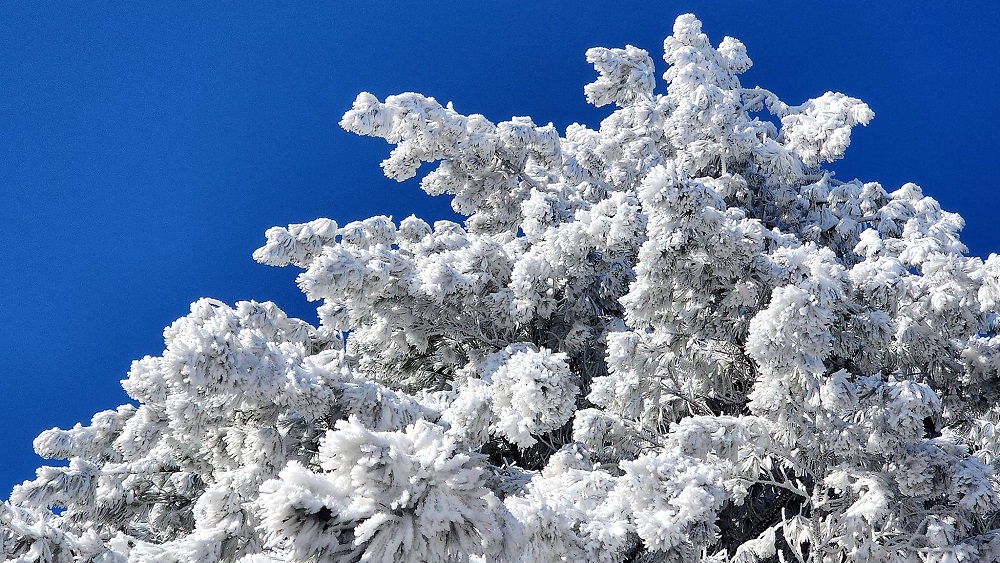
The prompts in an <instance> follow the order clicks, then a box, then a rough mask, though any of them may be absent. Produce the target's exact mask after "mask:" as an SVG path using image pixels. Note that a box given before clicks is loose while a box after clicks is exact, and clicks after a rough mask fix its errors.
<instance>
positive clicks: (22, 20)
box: [0, 0, 1000, 498]
mask: <svg viewBox="0 0 1000 563" xmlns="http://www.w3.org/2000/svg"><path fill="white" fill-rule="evenodd" d="M312 4H323V5H324V6H323V7H316V6H313V5H312ZM341 4H354V6H348V7H345V6H343V5H341ZM518 4H520V5H515V4H514V3H512V2H499V1H498V2H445V1H437V2H421V3H416V2H415V3H412V4H410V5H408V6H407V5H402V4H395V3H391V2H354V3H347V2H336V3H335V2H317V3H313V2H308V3H307V2H200V3H195V2H191V3H188V2H149V3H148V5H145V6H140V5H139V3H135V2H99V1H95V2H78V1H57V2H21V3H17V4H15V3H13V2H0V61H2V62H0V190H2V194H3V199H2V203H0V237H2V244H0V263H2V265H3V267H2V268H0V299H2V303H3V306H4V311H3V315H2V316H0V372H2V375H0V406H2V408H0V498H6V496H7V492H8V491H9V489H10V487H11V485H13V484H14V483H17V482H20V481H22V480H24V479H27V478H30V477H32V476H33V469H34V468H35V467H36V466H38V465H39V464H41V463H42V460H41V459H39V458H37V457H36V456H34V454H33V453H32V450H31V440H32V438H33V437H34V436H35V435H37V434H38V432H40V431H42V430H44V429H46V428H50V427H52V426H62V427H68V426H72V425H73V424H74V423H76V422H80V421H82V422H84V423H86V422H87V421H89V420H90V416H91V415H92V414H93V413H94V412H96V411H99V410H103V409H106V408H113V407H115V406H117V405H119V404H121V403H123V402H125V401H126V400H127V397H126V396H125V394H124V393H123V392H122V391H121V389H120V387H119V383H118V382H119V380H120V379H122V378H123V377H124V376H125V374H126V372H127V371H128V368H129V364H130V363H131V361H132V360H133V359H135V358H140V357H142V356H143V355H146V354H152V355H157V354H159V353H160V351H161V350H162V349H163V342H162V329H163V327H164V326H166V325H168V324H169V323H170V322H172V321H173V320H174V319H175V318H177V317H179V316H182V315H184V314H185V313H186V312H187V308H188V304H189V303H190V302H191V301H193V300H195V299H197V298H198V297H201V296H210V297H215V298H218V299H222V300H224V301H227V302H230V303H232V302H234V301H237V300H242V299H257V300H267V299H270V300H273V301H275V302H277V303H278V305H279V306H281V307H283V308H284V309H285V310H287V311H289V312H290V313H291V314H294V315H296V316H300V317H303V318H306V319H309V320H315V314H314V309H313V308H312V307H311V306H310V305H309V304H307V303H306V302H305V300H304V299H303V298H302V297H301V295H300V293H299V292H298V290H297V289H296V287H295V285H294V283H293V278H294V275H295V273H296V272H295V271H294V270H292V269H275V268H270V267H267V266H262V265H258V264H256V263H254V262H253V260H252V259H251V257H250V254H251V252H252V251H253V250H254V249H255V248H257V247H258V246H259V245H260V244H261V243H262V242H263V240H264V237H263V232H264V230H265V229H267V228H268V227H270V226H272V225H284V224H287V223H289V222H302V221H307V220H310V219H313V218H316V217H321V216H328V217H331V218H334V219H337V220H338V221H340V222H341V223H344V222H347V221H349V220H353V219H362V218H365V217H368V216H370V215H374V214H380V213H387V214H392V215H394V216H395V217H396V218H397V219H400V218H403V217H405V216H407V215H409V214H410V213H417V214H418V215H422V216H424V217H425V218H428V219H438V218H443V217H449V216H450V210H449V209H448V206H447V202H446V201H444V200H443V199H442V200H432V199H430V198H428V197H426V196H424V195H423V194H422V193H421V192H419V190H418V189H417V187H416V184H415V183H414V182H410V183H406V184H403V185H397V184H395V183H394V182H391V181H389V180H386V179H385V178H383V177H382V176H381V171H380V169H379V168H378V162H379V161H381V160H382V159H383V158H384V157H385V156H386V154H387V152H388V147H387V146H386V145H385V143H383V142H382V141H380V140H375V139H367V138H359V137H354V136H352V135H350V134H348V133H346V132H344V131H342V130H340V128H339V127H338V126H337V122H338V121H339V119H340V115H341V114H342V113H343V112H344V110H346V109H347V108H349V107H350V104H351V102H352V101H353V99H354V97H355V95H356V94H357V93H358V92H359V91H362V90H367V91H370V92H372V93H374V94H376V95H377V96H379V97H380V98H382V97H384V96H386V95H388V94H393V93H398V92H404V91H417V92H421V93H424V94H427V95H431V96H434V97H436V98H437V99H438V100H439V101H441V102H446V101H449V100H452V101H454V102H455V106H456V109H457V110H458V111H461V112H463V113H482V114H484V115H486V116H487V117H488V118H490V119H492V120H494V121H499V120H503V119H507V118H509V117H510V116H512V115H530V116H532V117H533V118H534V119H535V121H536V122H539V123H545V122H548V121H552V122H554V123H555V125H556V126H557V127H558V128H559V129H560V130H563V129H564V128H565V127H566V125H568V124H570V123H572V122H574V121H579V122H582V123H587V124H589V125H591V126H596V125H597V124H598V122H599V120H600V119H601V117H602V116H603V115H606V113H607V110H606V109H605V110H597V109H594V108H591V107H589V106H587V105H586V103H585V101H584V96H583V85H584V84H586V83H587V82H590V81H591V80H592V79H593V76H594V73H593V70H592V69H591V67H590V66H589V65H588V64H587V63H586V61H585V60H584V55H583V53H584V51H585V50H586V49H587V48H588V47H593V46H605V47H620V46H624V45H625V44H626V43H631V44H633V45H636V46H639V47H642V48H645V49H647V50H648V51H650V53H651V54H652V55H653V57H654V59H655V60H657V61H662V59H660V58H659V57H660V55H662V40H663V37H664V36H665V35H667V34H669V32H670V29H671V25H672V22H673V19H674V18H675V17H676V16H677V15H678V14H681V13H685V12H695V13H696V14H697V15H698V16H699V17H700V18H701V19H702V20H703V22H704V29H705V31H706V32H707V33H708V35H709V37H710V38H711V39H712V41H713V43H718V41H720V40H721V39H722V37H723V36H725V35H731V36H734V37H737V38H739V39H741V40H742V41H743V42H744V43H745V44H746V45H747V48H748V51H749V54H750V56H751V58H752V59H753V60H754V62H755V65H754V68H753V69H751V70H750V71H749V72H748V73H747V74H746V75H745V77H744V84H746V85H748V86H753V85H760V86H763V87H766V88H769V89H771V90H772V91H774V92H776V93H778V94H779V95H780V96H781V97H782V98H783V99H784V100H785V101H786V102H789V103H799V102H801V101H804V100H805V99H807V98H810V97H815V96H818V95H821V94H823V93H824V92H826V91H827V90H836V91H842V92H844V93H846V94H848V95H851V96H855V97H859V98H861V99H863V100H865V101H866V102H868V103H869V105H870V106H871V107H872V108H873V109H874V110H875V112H876V118H875V120H874V121H873V122H872V124H871V125H869V126H868V127H867V128H865V129H858V130H856V132H855V136H854V144H853V146H852V147H851V148H850V149H849V150H848V153H847V158H846V160H845V161H842V162H841V163H838V164H837V165H836V166H835V169H836V170H837V171H838V177H839V178H841V179H851V178H855V177H859V178H861V179H864V180H877V181H880V182H882V183H883V185H884V186H885V187H886V188H887V189H890V190H891V189H895V188H897V187H899V186H900V185H901V184H902V183H904V182H906V181H913V182H916V183H918V184H920V185H921V186H923V187H924V190H925V193H928V194H929V195H932V196H934V197H936V198H937V199H939V200H940V201H941V202H942V204H943V205H944V207H945V208H946V209H949V210H952V211H958V212H960V213H961V214H962V215H963V216H964V217H965V218H966V220H967V223H968V226H967V228H966V230H965V237H964V238H965V241H966V243H967V244H968V245H969V246H970V248H971V252H972V253H973V254H978V255H983V256H985V255H986V254H988V253H989V252H992V251H997V252H1000V235H998V234H997V230H996V223H997V217H998V216H1000V197H998V196H997V193H996V190H997V188H996V187H995V180H994V174H995V168H996V162H997V158H998V157H997V145H998V142H1000V133H998V130H1000V112H998V102H997V95H998V94H997V93H998V92H1000V70H998V69H1000V48H998V47H1000V44H998V43H1000V41H998V33H997V29H1000V8H998V7H997V6H998V5H997V4H995V3H994V2H915V1H912V0H911V1H885V2H870V1H847V2H801V1H794V2H793V1H774V0H772V1H768V2H759V3H758V2H746V1H718V2H712V1H706V0H703V1H669V0H658V1H653V2H628V1H616V2H586V3H579V4H584V6H583V7H577V6H576V4H577V3H574V2H568V1H562V2H532V6H531V7H526V4H527V3H518ZM361 6H364V7H361ZM757 6H764V7H765V9H763V10H759V9H757ZM659 68H660V69H661V70H662V68H663V65H662V63H661V64H660V65H659ZM661 87H662V84H661Z"/></svg>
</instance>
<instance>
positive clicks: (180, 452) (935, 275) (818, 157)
mask: <svg viewBox="0 0 1000 563" xmlns="http://www.w3.org/2000/svg"><path fill="white" fill-rule="evenodd" d="M586 57H587V60H588V61H589V62H590V63H592V64H593V65H594V68H595V69H596V71H597V74H598V77H597V79H596V80H595V81H594V82H593V83H591V84H588V85H586V87H585V88H584V92H585V94H586V97H587V100H588V101H589V102H591V103H592V104H594V105H596V106H599V107H601V106H607V105H611V106H614V110H613V111H612V112H611V113H610V115H609V116H608V117H607V118H606V119H605V120H604V121H603V122H602V123H601V125H600V128H599V129H597V130H594V129H591V128H588V127H586V126H583V125H579V124H574V125H571V126H569V127H568V128H567V129H566V131H565V132H564V133H563V134H560V132H559V131H557V130H556V129H555V127H553V126H552V125H551V124H549V125H538V124H536V123H534V121H532V119H531V118H528V117H514V118H512V119H511V120H509V121H504V122H501V123H492V122H490V121H489V120H487V119H486V118H485V117H483V116H481V115H476V114H472V115H464V114H461V113H459V112H457V111H456V110H455V109H454V108H453V107H452V106H451V104H448V105H447V106H442V105H441V104H439V103H438V102H436V101H435V100H434V99H433V98H429V97H426V96H423V95H420V94H415V93H406V94H401V95H396V96H389V97H387V98H386V99H385V100H381V101H380V100H379V99H377V98H376V97H375V96H373V95H371V94H368V93H362V94H360V95H359V96H358V97H357V99H356V100H355V102H354V105H353V107H352V108H351V109H350V110H349V111H347V113H346V114H345V115H344V116H343V119H342V120H341V126H342V127H343V128H344V129H346V130H348V131H351V132H354V133H356V134H358V135H364V136H372V137H379V138H382V139H384V140H386V141H387V142H388V143H390V144H391V145H394V148H393V149H392V150H391V152H390V154H389V157H388V158H387V159H386V160H385V161H384V162H383V163H382V167H383V169H384V171H385V174H386V175H387V176H389V177H390V178H394V179H396V180H398V181H401V182H402V181H405V180H408V179H411V178H414V177H416V176H417V175H418V171H419V169H420V167H421V166H423V165H424V164H425V163H428V164H432V165H434V168H433V170H431V171H429V172H427V173H425V174H423V175H422V176H421V178H420V180H419V184H420V187H421V189H423V190H424V191H426V192H427V193H429V194H432V195H446V196H449V197H451V202H452V207H453V208H454V210H455V211H456V212H457V213H459V214H461V215H462V216H464V217H465V221H464V224H458V223H455V222H450V221H438V222H436V223H434V224H433V225H429V224H428V223H427V222H425V221H423V220H421V219H419V218H417V217H413V216H411V217H408V218H405V219H403V220H402V221H398V222H397V221H395V220H393V219H392V218H390V217H386V216H378V217H371V218H369V219H365V220H363V221H352V222H349V223H346V224H344V225H340V224H338V223H337V222H336V221H334V220H332V219H325V218H324V219H317V220H314V221H311V222H309V223H304V224H293V225H289V226H287V227H274V228H272V229H269V230H268V231H267V232H266V243H265V245H264V246H263V247H261V248H259V249H258V250H257V251H256V252H254V258H255V259H256V260H257V261H258V262H261V263H263V264H268V265H272V266H293V267H297V268H300V269H301V270H302V272H301V274H300V275H299V276H298V284H299V286H300V288H301V289H302V291H303V292H305V294H306V296H307V297H308V298H309V299H310V300H314V301H317V302H319V303H320V305H319V308H318V313H319V319H320V321H319V324H318V326H312V325H310V324H309V323H306V322H304V321H301V320H297V319H293V318H289V317H288V316H287V315H285V314H284V313H283V312H282V311H281V310H280V309H279V308H278V307H277V306H276V305H274V304H273V303H256V302H241V303H237V304H236V305H235V306H229V305H227V304H225V303H221V302H218V301H214V300H211V299H203V300H200V301H198V302H196V303H194V304H192V306H191V312H190V314H189V315H187V316H185V317H183V318H181V319H179V320H177V321H176V322H174V323H173V324H172V325H171V326H170V327H168V328H167V329H166V330H165V331H164V340H165V350H164V351H163V353H162V354H161V355H160V356H157V357H151V356H147V357H146V358H143V359H141V360H138V361H136V362H134V363H133V365H132V368H131V370H130V371H129V374H128V377H127V378H126V379H125V380H124V381H123V382H122V384H123V386H124V388H125V390H126V392H128V394H129V396H130V397H132V399H134V401H135V402H136V405H131V404H130V405H123V406H120V407H118V408H117V409H115V410H109V411H104V412H101V413H98V414H96V415H95V416H94V418H93V420H92V421H91V423H90V425H89V426H83V425H77V426H75V427H74V428H71V429H68V430H61V429H52V430H48V431H46V432H44V433H42V434H41V435H40V436H39V437H38V438H37V439H36V440H35V449H36V451H37V452H38V453H39V454H40V455H42V456H44V457H46V458H50V459H56V460H68V464H67V465H63V466H46V467H42V468H40V469H38V471H37V475H36V478H35V479H34V480H33V481H27V482H25V483H24V484H22V485H20V486H18V487H15V489H14V491H13V492H12V494H11V496H10V500H9V501H7V502H4V503H3V504H2V505H0V525H2V527H0V540H2V553H3V555H4V556H5V559H6V560H9V561H24V562H28V561H94V562H104V563H111V562H124V561H143V562H145V561H158V562H164V563H166V562H188V561H191V562H211V561H226V562H236V561H238V562H240V563H265V562H279V561H323V562H353V561H429V562H431V561H490V560H495V561H510V562H515V561H524V562H534V561H607V562H617V561H661V560H662V561H706V562H708V561H717V562H722V561H734V562H743V561H772V560H773V561H800V562H803V563H804V562H807V561H809V562H820V561H841V560H858V561H900V562H904V561H942V562H944V561H963V560H964V561H994V560H1000V531H998V528H1000V526H998V521H997V515H998V510H1000V497H998V483H997V481H996V477H995V469H996V465H997V463H1000V462H998V461H997V460H998V458H1000V441H998V437H997V435H996V424H997V421H998V407H997V405H998V404H1000V386H998V385H997V381H998V377H1000V333H998V327H1000V322H998V316H997V311H998V309H1000V307H998V305H1000V257H998V256H997V255H995V254H993V255H990V257H989V258H988V259H986V260H985V261H984V260H981V259H979V258H975V257H968V256H965V253H966V248H965V247H964V246H963V244H962V243H961V241H960V238H959V231H960V229H961V228H962V226H963V222H962V219H961V218H960V217H959V216H958V215H956V214H953V213H948V212H945V211H943V210H942V209H941V207H940V205H939V204H938V203H937V202H936V201H935V200H934V199H932V198H930V197H927V196H924V195H923V193H922V191H921V189H920V188H919V187H918V186H916V185H914V184H906V185H904V186H902V187H900V188H898V189H895V190H893V191H887V190H886V189H885V188H883V187H882V186H881V185H880V184H878V183H876V182H862V181H859V180H853V181H850V182H844V181H840V180H837V179H835V178H834V176H833V174H832V173H831V172H830V171H828V170H826V169H825V168H824V165H825V164H826V163H830V162H833V161H835V160H837V159H839V158H841V157H842V156H843V155H844V151H845V150H846V149H847V147H848V145H849V144H850V138H851V131H852V128H853V127H855V126H857V125H859V124H860V125H865V124H867V123H868V122H869V121H870V120H871V119H872V118H873V117H874V113H873V112H872V111H871V109H870V108H869V107H868V106H867V105H866V104H864V103H863V102H862V101H860V100H858V99H855V98H851V97H848V96H846V95H844V94H840V93H834V92H828V93H826V94H823V95H822V96H819V97H817V98H814V99H811V100H807V101H805V102H804V103H801V104H799V105H789V104H787V103H785V102H783V101H781V100H780V99H779V98H778V97H777V96H776V95H775V94H774V93H772V92H770V91H768V90H765V89H762V88H758V87H754V88H747V87H744V86H743V85H742V84H741V82H740V80H739V75H740V74H741V73H743V72H744V71H746V70H747V69H748V68H750V65H751V60H750V58H749V57H748V55H747V52H746V48H745V47H744V45H743V44H742V43H741V42H739V41H738V40H736V39H733V38H731V37H726V38H724V39H723V40H722V41H721V42H720V43H718V45H713V44H712V43H711V42H710V41H709V40H708V38H707V36H706V35H705V34H704V33H702V30H701V23H700V22H699V21H698V20H697V19H696V18H695V17H694V16H692V15H684V16H681V17H679V18H677V21H676V22H675V24H674V29H673V34H672V35H671V36H669V37H667V38H666V40H665V41H664V56H663V58H664V61H665V62H666V63H667V69H666V72H665V73H664V75H663V79H664V80H665V81H666V89H665V90H661V89H660V88H658V86H657V83H656V71H655V66H654V63H653V60H652V58H651V57H650V56H649V54H648V53H647V51H645V50H642V49H639V48H637V47H633V46H631V45H629V46H626V47H624V48H612V49H608V48H594V49H590V50H589V51H587V53H586Z"/></svg>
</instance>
